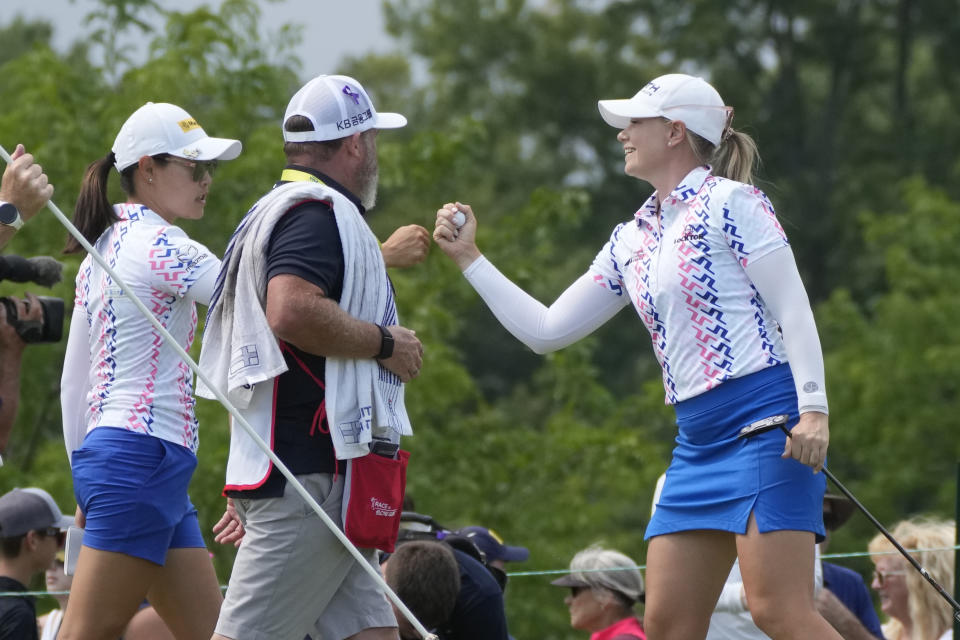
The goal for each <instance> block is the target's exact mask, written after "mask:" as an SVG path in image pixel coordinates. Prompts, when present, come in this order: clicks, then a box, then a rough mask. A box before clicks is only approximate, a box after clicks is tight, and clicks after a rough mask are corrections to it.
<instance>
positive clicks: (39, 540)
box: [0, 487, 73, 640]
mask: <svg viewBox="0 0 960 640" xmlns="http://www.w3.org/2000/svg"><path fill="white" fill-rule="evenodd" d="M72 524H73V518H71V517H68V516H65V515H63V513H61V512H60V508H59V507H58V506H57V503H56V502H55V501H54V499H53V498H52V497H51V496H50V494H49V493H47V492H46V491H44V490H43V489H36V488H33V487H30V488H27V489H13V490H12V491H9V492H7V493H5V494H4V495H3V496H0V591H4V592H13V591H27V586H26V585H27V584H28V583H29V582H30V579H31V578H32V577H33V576H34V575H35V574H37V573H39V572H41V571H45V570H46V569H47V568H48V567H49V566H50V565H51V564H52V563H53V559H54V558H55V557H56V555H57V549H59V548H60V547H61V546H62V539H63V536H62V535H61V534H62V532H63V531H64V530H65V529H66V528H67V527H69V526H71V525H72ZM31 638H34V639H35V638H37V612H36V609H35V608H34V599H33V598H32V597H29V596H24V597H6V598H0V640H30V639H31Z"/></svg>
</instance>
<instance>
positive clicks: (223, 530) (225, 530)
mask: <svg viewBox="0 0 960 640" xmlns="http://www.w3.org/2000/svg"><path fill="white" fill-rule="evenodd" d="M213 532H214V533H215V534H217V535H216V537H215V538H214V539H213V540H214V542H218V543H220V544H232V545H233V546H235V547H239V546H240V542H241V541H242V540H243V534H245V533H246V530H245V529H244V528H243V522H242V521H241V520H240V516H239V515H237V509H236V507H234V506H233V498H227V508H226V510H225V511H224V512H223V516H222V517H221V518H220V521H219V522H217V524H215V525H213Z"/></svg>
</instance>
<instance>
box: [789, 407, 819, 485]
mask: <svg viewBox="0 0 960 640" xmlns="http://www.w3.org/2000/svg"><path fill="white" fill-rule="evenodd" d="M790 436H791V437H789V438H787V443H786V444H785V445H784V447H783V456H782V457H784V458H793V459H794V460H799V461H800V462H802V463H803V464H805V465H807V466H808V467H812V468H813V472H814V473H819V472H820V470H821V469H823V463H824V461H825V460H826V459H827V445H828V444H829V442H830V427H829V426H828V425H827V414H825V413H820V412H819V411H808V412H806V413H803V414H800V422H799V423H797V426H795V427H794V428H793V429H792V430H791V431H790Z"/></svg>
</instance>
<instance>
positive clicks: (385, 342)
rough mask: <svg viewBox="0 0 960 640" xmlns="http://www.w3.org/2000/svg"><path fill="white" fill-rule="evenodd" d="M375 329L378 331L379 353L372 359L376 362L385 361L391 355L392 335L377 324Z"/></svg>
mask: <svg viewBox="0 0 960 640" xmlns="http://www.w3.org/2000/svg"><path fill="white" fill-rule="evenodd" d="M377 329H380V353H378V354H377V355H375V356H373V357H374V358H376V359H377V360H386V359H387V358H389V357H390V356H392V355H393V334H391V333H390V332H389V331H387V328H386V327H382V326H380V325H379V324H378V325H377Z"/></svg>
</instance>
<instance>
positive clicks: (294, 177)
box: [280, 169, 324, 184]
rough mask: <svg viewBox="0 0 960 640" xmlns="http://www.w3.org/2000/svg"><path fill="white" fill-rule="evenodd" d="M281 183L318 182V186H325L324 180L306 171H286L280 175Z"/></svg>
mask: <svg viewBox="0 0 960 640" xmlns="http://www.w3.org/2000/svg"><path fill="white" fill-rule="evenodd" d="M280 181H281V182H316V183H317V184H324V182H323V180H321V179H320V178H318V177H317V176H315V175H313V174H310V173H307V172H306V171H300V170H299V169H284V170H283V173H281V174H280Z"/></svg>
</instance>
